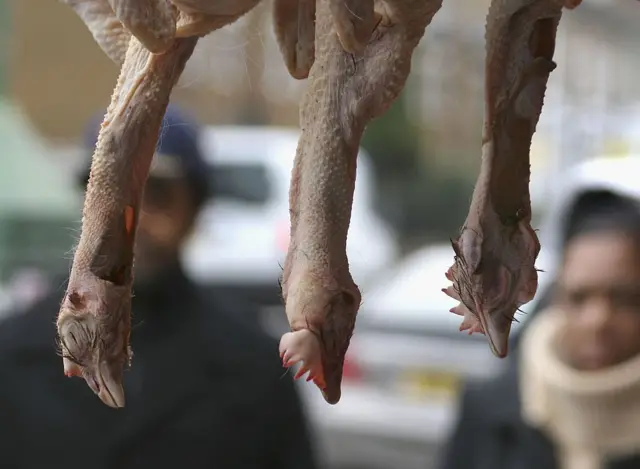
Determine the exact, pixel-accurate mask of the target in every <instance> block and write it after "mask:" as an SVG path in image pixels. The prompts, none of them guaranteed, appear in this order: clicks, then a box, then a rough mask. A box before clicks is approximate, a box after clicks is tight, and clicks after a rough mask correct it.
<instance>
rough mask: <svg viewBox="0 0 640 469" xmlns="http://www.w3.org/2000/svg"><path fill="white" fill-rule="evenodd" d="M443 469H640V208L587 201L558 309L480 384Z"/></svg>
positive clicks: (563, 270)
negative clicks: (494, 375)
mask: <svg viewBox="0 0 640 469" xmlns="http://www.w3.org/2000/svg"><path fill="white" fill-rule="evenodd" d="M443 456H444V458H443V461H442V465H441V467H442V468H443V469H516V468H517V469H627V468H629V469H631V468H640V209H639V208H638V205H637V204H636V202H635V201H632V200H630V199H625V198H622V197H618V196H616V195H614V194H607V193H599V194H596V195H593V196H587V197H584V198H583V200H582V203H578V204H576V207H575V209H574V213H573V216H571V217H570V220H569V222H568V228H567V229H566V232H565V236H564V246H563V252H562V259H561V265H560V269H559V270H558V276H557V278H556V282H555V285H554V287H553V292H552V295H551V297H550V301H549V304H548V306H547V307H546V308H545V309H544V310H541V311H539V312H537V313H536V315H535V317H534V318H532V319H531V320H530V323H529V324H527V325H526V328H525V329H524V331H523V336H522V338H521V339H520V343H519V346H518V350H517V353H515V354H514V355H513V356H512V357H511V359H510V361H509V362H508V365H507V368H506V370H505V371H504V373H503V374H501V375H499V376H498V377H497V379H494V380H491V381H487V382H483V383H470V384H468V385H467V386H466V388H465V390H464V391H463V393H462V397H461V404H460V413H459V416H458V422H457V424H456V426H455V428H454V432H453V435H452V437H451V439H450V441H449V442H448V445H447V446H446V448H445V451H444V455H443Z"/></svg>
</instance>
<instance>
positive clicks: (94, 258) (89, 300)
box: [57, 0, 257, 407]
mask: <svg viewBox="0 0 640 469" xmlns="http://www.w3.org/2000/svg"><path fill="white" fill-rule="evenodd" d="M202 1H203V3H204V5H205V6H207V7H209V6H210V5H209V4H210V3H211V2H209V1H206V0H202ZM66 3H67V4H69V5H70V6H71V7H72V8H73V9H74V10H75V11H76V13H77V14H78V15H79V16H80V17H81V18H82V19H83V21H84V22H85V23H86V24H87V27H88V28H89V30H90V31H91V32H92V34H93V36H94V38H95V39H96V41H97V42H98V44H99V45H100V46H101V48H102V49H103V50H104V52H105V53H106V54H107V55H108V56H109V57H111V58H112V59H113V60H114V61H115V62H116V63H120V62H122V70H121V72H120V78H119V79H118V84H117V86H116V89H115V92H114V94H113V96H112V99H111V104H110V106H109V108H108V110H107V114H106V116H105V119H104V121H103V123H102V128H101V131H100V135H99V138H98V143H97V146H96V150H95V153H94V156H93V160H92V165H91V176H90V179H89V184H88V187H87V193H86V198H85V203H84V211H83V220H82V233H81V236H80V241H79V244H78V247H77V249H76V252H75V255H74V259H73V265H72V269H71V274H70V278H69V285H68V288H67V292H66V294H65V297H64V299H63V302H62V305H61V308H60V313H59V315H58V320H57V327H58V337H59V342H60V349H61V350H60V351H61V354H62V356H63V365H64V372H65V374H66V375H67V376H81V377H82V378H84V379H85V381H86V382H87V384H88V385H89V387H90V388H91V389H92V390H93V391H94V392H95V393H96V394H97V395H98V396H99V397H100V399H101V400H102V401H103V402H104V403H105V404H107V405H109V406H111V407H123V406H124V402H125V397H124V391H123V386H122V380H123V370H124V368H125V366H127V365H128V364H129V362H130V360H131V356H132V352H131V348H130V346H129V335H130V328H131V311H130V310H131V286H132V282H133V246H134V242H135V232H136V229H137V221H138V216H139V213H140V209H141V198H142V193H143V189H144V184H145V182H146V179H147V175H148V172H149V166H150V164H151V159H152V157H153V153H154V152H155V147H156V142H157V140H158V134H159V131H160V125H161V122H162V116H163V115H164V113H165V111H166V107H167V104H168V102H169V98H170V95H171V90H172V89H173V87H174V86H175V84H176V82H177V80H178V79H179V77H180V74H181V73H182V71H183V69H184V66H185V64H186V63H187V60H188V59H189V57H190V56H191V54H192V53H193V50H194V48H195V46H196V43H197V41H198V38H197V37H196V36H199V35H201V34H204V33H205V32H208V31H207V30H205V29H203V28H204V25H207V27H211V25H225V24H229V23H230V22H233V21H235V20H236V19H237V18H239V17H240V16H241V15H242V14H244V13H245V12H246V11H248V9H250V8H252V7H253V6H255V5H256V3H257V0H247V1H244V2H233V3H229V4H228V5H227V6H228V8H229V10H227V11H223V12H222V13H220V14H211V13H210V12H209V11H205V13H201V12H198V11H195V10H193V9H191V10H189V12H188V13H179V7H180V3H181V2H180V1H176V2H174V4H170V3H168V2H167V0H144V1H142V0H83V1H77V0H66ZM188 3H189V7H190V8H191V7H193V6H194V4H195V2H194V1H193V0H192V1H190V2H188ZM176 5H177V8H176ZM218 6H220V5H218ZM179 14H180V18H179V17H178V15H179ZM123 24H124V25H123ZM181 25H182V26H184V27H186V28H191V29H190V30H191V31H197V34H196V35H194V37H184V36H185V35H186V33H185V30H184V29H181V28H182V26H181ZM129 28H130V29H129ZM174 35H175V36H180V37H179V38H175V37H174ZM127 41H128V46H127V49H126V52H125V51H124V43H125V42H127ZM150 50H152V51H154V52H161V53H157V54H153V53H151V51H150Z"/></svg>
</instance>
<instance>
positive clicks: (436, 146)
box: [0, 0, 640, 469]
mask: <svg viewBox="0 0 640 469" xmlns="http://www.w3.org/2000/svg"><path fill="white" fill-rule="evenodd" d="M270 3H271V2H269V1H266V2H264V3H263V4H262V5H260V6H259V7H258V8H256V9H255V10H254V11H253V12H251V13H250V14H249V15H247V16H246V17H244V18H242V20H240V21H238V22H237V23H235V24H233V25H232V26H230V27H228V28H226V29H224V30H221V31H218V32H216V33H214V34H211V35H210V36H208V37H206V38H205V39H203V40H201V41H200V44H199V45H198V48H197V49H196V53H195V54H194V56H193V58H192V59H191V60H190V62H189V64H188V66H187V70H186V71H185V77H186V78H187V80H185V83H187V84H186V85H184V86H182V87H180V88H178V89H176V90H175V92H174V101H175V102H176V103H177V104H179V105H181V106H182V107H184V108H185V109H188V110H189V111H190V112H191V113H192V114H193V115H195V116H196V117H197V118H198V119H199V121H200V122H201V123H202V124H204V125H206V126H207V128H206V130H205V132H203V135H202V141H201V144H202V147H203V149H204V151H205V152H206V155H207V158H208V159H209V163H210V165H211V168H212V170H211V177H212V178H214V179H215V181H214V182H215V184H214V186H215V187H216V188H217V189H216V194H215V196H214V197H213V198H212V200H211V202H210V203H209V204H208V205H207V206H206V208H205V211H204V213H203V215H202V216H201V218H200V221H199V225H198V227H197V229H196V231H195V232H194V234H193V237H192V240H191V242H190V245H189V249H188V250H187V252H186V253H185V262H186V265H187V269H188V271H189V273H190V275H192V276H193V277H194V278H195V279H196V280H197V281H198V282H201V283H203V284H205V285H224V286H226V287H228V288H231V289H237V290H238V291H239V292H241V293H242V294H243V295H246V296H247V297H250V298H252V299H254V300H255V301H257V302H259V303H260V304H261V305H262V306H263V315H262V316H261V317H260V318H258V319H259V321H260V322H261V324H262V325H263V326H264V327H265V328H266V329H267V330H268V331H269V332H271V333H273V334H274V335H276V336H279V335H280V334H281V333H282V331H283V330H285V329H286V327H287V324H286V319H285V317H284V312H283V310H282V307H281V301H280V298H279V290H278V276H279V275H280V267H279V265H280V264H281V263H282V260H283V259H284V255H285V253H286V249H287V243H288V230H289V224H288V223H289V222H288V199H287V193H288V186H289V175H290V171H291V167H292V164H293V157H294V153H295V147H296V144H297V139H298V130H297V121H298V102H299V100H300V97H301V95H302V93H303V92H304V89H305V82H304V81H295V80H293V79H292V78H291V77H290V76H289V74H288V72H287V70H286V69H285V67H284V64H283V60H282V58H281V55H280V52H279V50H278V48H277V44H276V42H275V38H274V34H273V31H272V24H271V17H270ZM488 3H489V2H488V1H486V0H475V1H469V0H447V1H445V2H444V6H443V8H442V10H441V11H440V12H439V13H438V14H437V15H436V17H435V19H434V21H433V23H432V24H431V26H430V27H429V28H428V29H427V33H426V35H425V37H424V39H423V40H422V42H421V44H420V46H419V48H418V49H417V51H416V53H415V54H414V58H413V71H412V75H411V78H410V80H409V82H408V84H407V87H406V89H405V91H404V93H403V94H402V95H401V97H400V99H398V101H397V102H396V103H395V105H394V106H393V107H392V108H391V109H390V110H389V112H388V113H387V114H386V115H385V116H384V117H382V118H380V119H378V120H377V121H374V122H373V123H372V124H371V125H370V126H369V127H368V129H367V132H366V134H365V137H364V139H363V142H362V149H361V154H360V162H359V168H358V171H359V174H358V181H357V189H356V202H355V205H354V214H353V221H352V227H351V232H350V235H349V245H348V250H349V252H348V254H349V258H350V262H351V263H352V272H353V275H354V278H355V280H356V283H358V284H359V285H360V287H361V289H362V291H363V295H364V305H363V308H362V310H361V312H360V316H359V319H358V321H359V322H358V327H357V329H356V334H355V336H354V340H353V344H352V346H351V348H350V352H349V357H348V360H347V364H346V366H345V378H344V380H345V381H344V392H343V398H342V401H341V402H340V404H339V405H337V406H334V407H329V406H328V405H326V404H325V403H324V401H322V399H321V398H320V396H319V394H318V393H317V392H316V389H315V388H312V387H311V386H309V385H301V391H302V392H303V393H304V396H305V402H306V405H307V408H308V410H309V416H310V418H311V420H312V424H313V426H314V429H315V432H316V435H317V438H318V441H320V442H321V443H320V444H321V445H322V448H323V451H322V455H323V458H324V459H325V461H324V462H325V467H326V468H341V469H342V468H372V469H391V468H393V469H413V468H422V469H424V468H427V467H430V464H432V461H433V458H434V457H435V455H437V451H438V448H439V447H440V445H441V443H442V441H443V440H444V438H446V435H447V432H448V430H449V428H450V425H451V422H452V419H453V418H454V415H455V411H456V409H455V402H456V401H455V397H456V395H457V391H458V389H459V384H460V381H461V379H463V378H464V377H469V376H485V375H489V374H490V373H493V372H495V371H496V370H497V369H498V368H499V366H500V365H501V363H500V362H499V361H498V360H495V359H493V358H492V357H491V355H490V352H489V349H488V346H487V345H486V342H485V341H484V338H477V339H476V337H475V336H473V337H468V336H466V335H462V334H459V333H458V332H457V326H458V319H457V318H455V317H453V316H452V315H449V314H447V313H446V311H447V310H448V309H449V307H450V306H451V305H450V302H449V301H448V300H447V298H446V297H444V295H443V294H441V292H440V288H441V287H443V286H445V285H444V282H445V279H444V275H443V274H444V271H445V270H446V269H447V267H448V266H449V265H450V263H451V261H452V252H451V249H450V247H449V245H448V239H449V238H450V237H451V236H454V235H455V234H456V232H457V230H458V228H459V227H460V226H461V225H462V223H463V221H464V219H465V216H466V213H467V209H468V203H469V200H470V196H471V192H472V189H473V184H474V181H475V178H476V175H477V172H478V169H479V162H480V160H479V147H480V145H479V142H480V133H481V121H482V113H483V68H484V67H483V62H484V21H485V16H486V11H487V8H488ZM613 3H614V2H611V1H596V0H584V1H583V4H582V5H581V6H580V7H579V8H578V9H576V10H574V11H571V12H565V14H564V17H563V21H562V23H561V26H560V30H559V33H558V38H557V46H556V53H555V60H556V62H557V63H558V65H559V66H558V68H557V69H556V71H554V72H553V73H552V75H551V79H550V82H549V88H548V91H547V94H546V102H545V107H544V111H543V114H542V118H541V119H540V123H539V125H538V129H537V132H536V134H535V137H534V143H533V146H532V149H531V166H532V181H531V192H532V199H533V204H534V214H535V216H534V226H535V227H538V226H542V227H543V232H542V236H543V239H544V236H545V232H544V229H545V228H544V227H547V225H548V226H550V227H552V223H551V224H545V223H544V221H545V220H546V219H547V218H548V217H547V215H548V208H549V207H550V204H551V205H552V202H553V201H557V200H558V198H562V197H563V196H564V195H563V194H564V192H563V190H564V189H563V188H564V187H565V186H566V177H568V176H566V175H567V174H571V168H573V167H574V166H575V165H577V164H581V163H584V162H585V161H587V160H591V159H594V158H599V159H603V158H604V159H610V160H612V161H613V160H617V159H622V158H631V155H632V154H634V153H639V152H640V119H638V116H639V115H640V113H639V111H640V100H639V99H638V94H637V91H636V90H637V85H636V83H637V80H638V77H640V55H639V54H638V53H637V44H638V41H639V40H640V30H639V29H638V28H637V24H638V22H639V21H640V8H639V7H638V5H635V4H634V2H616V4H615V8H612V6H613ZM117 74H118V70H117V68H116V67H115V66H114V64H113V63H112V62H111V61H110V60H109V59H108V58H107V57H106V56H105V55H104V54H103V53H102V52H101V51H100V50H99V48H98V46H97V45H96V44H95V43H94V41H93V39H92V37H91V36H90V34H89V33H88V31H87V30H86V28H85V26H84V25H83V24H82V23H81V21H79V19H78V18H77V17H76V16H75V15H74V14H73V12H72V11H71V10H70V9H69V8H68V7H66V6H64V5H62V4H61V3H59V2H56V1H42V0H14V1H11V0H0V155H1V159H0V311H2V312H3V314H4V315H7V314H9V312H10V311H11V312H15V311H19V310H20V309H21V308H24V307H26V306H28V305H29V304H31V303H32V302H33V301H35V300H36V299H37V298H39V297H40V296H41V295H43V294H44V293H45V292H47V291H49V290H50V289H51V288H57V285H50V284H49V283H48V279H49V278H51V277H52V276H54V274H58V273H60V272H64V271H65V270H67V269H68V266H69V260H70V252H71V249H72V247H73V244H74V242H75V240H76V239H77V237H78V234H79V228H80V218H81V205H82V198H81V196H80V195H79V194H78V193H77V191H76V190H75V188H74V186H73V183H72V176H73V171H74V168H76V167H77V165H78V164H80V162H81V160H82V158H83V157H85V154H84V153H83V151H82V149H81V148H80V146H79V142H81V133H82V129H83V128H84V126H85V123H86V121H87V120H88V119H89V118H91V117H92V116H94V115H95V112H96V111H97V110H99V109H101V108H104V107H106V106H107V104H108V102H109V99H110V96H111V92H112V90H113V87H114V84H115V81H116V78H117ZM621 177H622V176H621ZM547 229H549V230H551V229H552V228H547ZM552 254H553V253H551V252H547V251H545V252H543V253H542V254H541V261H540V262H541V265H542V266H543V267H546V268H548V269H552V267H553V255H552ZM543 275H544V274H543ZM542 281H544V279H542ZM450 316H451V317H450Z"/></svg>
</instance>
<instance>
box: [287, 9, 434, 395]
mask: <svg viewBox="0 0 640 469" xmlns="http://www.w3.org/2000/svg"><path fill="white" fill-rule="evenodd" d="M361 3H362V5H361V8H362V9H365V8H364V7H365V6H366V8H368V13H365V15H364V16H365V17H366V18H372V17H374V3H373V2H372V1H363V2H361ZM441 4H442V1H441V0H427V1H425V0H387V1H385V2H380V3H376V4H375V7H376V8H375V14H376V15H378V17H379V18H380V19H379V21H378V23H377V26H376V28H375V30H374V31H372V35H371V34H370V36H371V37H370V39H369V41H368V43H367V44H366V45H365V47H364V48H363V51H362V53H361V54H358V55H353V54H350V53H348V52H346V51H345V50H344V48H343V46H342V44H341V40H340V38H339V37H338V35H337V34H336V32H337V30H338V29H339V26H338V27H336V22H335V20H334V16H333V15H334V14H335V10H332V0H318V2H317V6H316V9H317V10H316V27H315V62H314V63H313V66H312V68H311V72H310V74H309V83H308V89H307V92H306V94H305V96H304V98H303V100H302V103H301V109H300V126H301V129H302V135H301V137H300V141H299V143H298V149H297V152H296V157H295V161H294V169H293V173H292V180H291V190H290V195H289V206H290V210H289V212H290V217H291V233H290V240H291V242H290V246H289V250H288V253H287V257H286V260H285V265H284V270H283V277H282V294H283V299H284V302H285V310H286V314H287V318H288V320H289V324H290V326H291V332H288V333H286V334H284V335H283V337H282V339H281V341H280V353H281V357H282V359H283V363H284V365H285V366H293V365H294V364H296V363H299V362H301V366H300V369H299V370H298V372H297V374H296V378H300V377H302V376H304V375H305V374H306V373H307V372H308V373H309V375H308V377H307V380H313V381H314V383H315V384H316V385H317V386H318V387H319V388H320V389H321V391H322V394H323V396H324V399H325V400H326V401H327V402H328V403H331V404H335V403H337V402H338V401H339V400H340V394H341V381H342V367H343V362H344V357H345V354H346V351H347V348H348V346H349V342H350V339H351V335H352V333H353V329H354V326H355V320H356V314H357V311H358V308H359V306H360V299H361V297H360V291H359V290H358V287H357V286H356V284H355V283H354V281H353V279H352V277H351V274H350V272H349V263H348V259H347V254H346V242H347V233H348V229H349V222H350V217H351V205H352V202H353V192H354V188H355V176H356V157H357V154H358V149H359V144H360V139H361V137H362V134H363V132H364V129H365V126H366V125H367V123H368V122H369V121H371V119H373V118H375V117H377V116H380V115H381V114H383V113H384V112H385V111H386V110H387V109H388V108H389V106H390V105H391V104H392V102H393V101H394V100H395V99H396V98H397V96H398V95H399V94H400V92H401V91H402V89H403V87H404V85H405V82H406V79H407V76H408V75H409V71H410V68H411V57H412V54H413V50H414V49H415V47H416V46H417V44H418V42H419V41H420V39H421V38H422V36H423V34H424V31H425V28H426V27H427V25H428V24H429V23H430V21H431V19H432V18H433V16H434V15H435V13H436V12H437V11H438V9H439V8H440V6H441ZM341 11H342V12H343V13H344V12H348V11H347V10H344V9H343V10H341ZM346 21H347V20H345V21H343V24H344V23H345V22H346ZM348 21H352V20H351V19H348ZM356 29H358V28H356ZM357 36H358V37H362V36H361V35H357ZM346 37H349V36H348V35H347V36H346Z"/></svg>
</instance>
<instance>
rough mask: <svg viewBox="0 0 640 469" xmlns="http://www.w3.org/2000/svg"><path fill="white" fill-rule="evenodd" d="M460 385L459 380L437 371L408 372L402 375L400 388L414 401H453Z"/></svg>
mask: <svg viewBox="0 0 640 469" xmlns="http://www.w3.org/2000/svg"><path fill="white" fill-rule="evenodd" d="M459 385H460V378H459V377H458V376H456V375H452V374H450V373H443V372H439V371H425V370H410V371H407V372H406V373H405V374H404V379H403V380H402V383H401V386H402V388H403V390H404V393H405V394H406V395H408V396H409V397H412V398H416V399H424V398H429V399H446V400H449V399H453V398H454V397H455V396H456V395H457V393H458V388H459Z"/></svg>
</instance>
